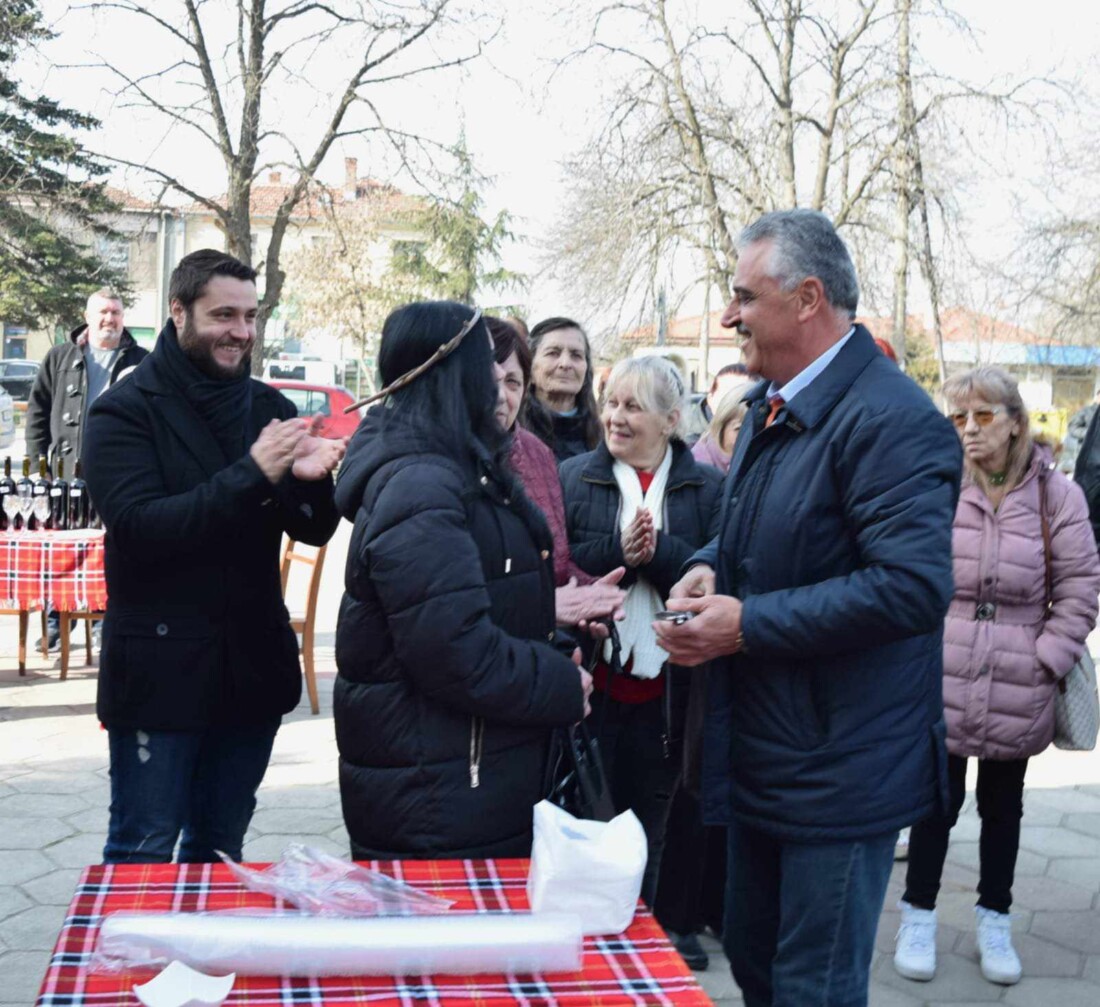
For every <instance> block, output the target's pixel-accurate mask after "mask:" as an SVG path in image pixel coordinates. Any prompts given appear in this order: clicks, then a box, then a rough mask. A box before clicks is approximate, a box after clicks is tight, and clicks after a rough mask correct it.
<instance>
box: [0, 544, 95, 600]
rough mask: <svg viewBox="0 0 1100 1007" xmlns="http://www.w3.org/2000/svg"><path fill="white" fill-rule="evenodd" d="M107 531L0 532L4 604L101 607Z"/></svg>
mask: <svg viewBox="0 0 1100 1007" xmlns="http://www.w3.org/2000/svg"><path fill="white" fill-rule="evenodd" d="M106 607H107V579H106V576H105V574H104V571H103V532H102V530H95V529H89V530H86V531H42V532H33V531H32V532H0V608H19V609H26V610H28V611H30V610H31V609H39V608H45V609H49V608H53V609H56V610H57V611H59V612H88V611H91V612H101V611H103V610H104V609H105V608H106Z"/></svg>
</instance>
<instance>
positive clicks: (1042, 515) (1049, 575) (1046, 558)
mask: <svg viewBox="0 0 1100 1007" xmlns="http://www.w3.org/2000/svg"><path fill="white" fill-rule="evenodd" d="M1049 476H1050V470H1049V469H1047V468H1046V466H1044V467H1043V468H1042V469H1041V470H1040V471H1039V527H1040V528H1041V529H1042V532H1043V568H1044V569H1043V579H1044V581H1045V586H1046V593H1047V605H1046V611H1045V612H1044V613H1043V619H1044V620H1046V619H1049V618H1050V613H1051V611H1052V610H1053V608H1054V553H1053V550H1052V549H1051V547H1050V518H1048V517H1047V479H1048V478H1049ZM1058 691H1059V692H1060V693H1062V695H1063V696H1064V695H1065V693H1066V680H1065V679H1064V678H1060V679H1058Z"/></svg>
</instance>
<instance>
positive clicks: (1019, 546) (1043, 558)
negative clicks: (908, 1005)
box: [894, 366, 1100, 985]
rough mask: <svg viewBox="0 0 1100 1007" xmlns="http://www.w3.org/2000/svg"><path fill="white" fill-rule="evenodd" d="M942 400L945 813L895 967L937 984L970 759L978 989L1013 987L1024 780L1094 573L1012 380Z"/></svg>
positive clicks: (990, 380)
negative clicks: (956, 447) (950, 563)
mask: <svg viewBox="0 0 1100 1007" xmlns="http://www.w3.org/2000/svg"><path fill="white" fill-rule="evenodd" d="M943 395H944V398H945V399H946V401H947V404H948V416H949V417H950V418H951V420H952V422H954V424H955V428H956V429H957V430H958V432H959V437H960V439H961V440H962V444H963V454H964V479H963V489H962V493H961V495H960V497H959V504H958V509H957V511H956V514H955V523H954V532H953V537H952V552H953V554H954V573H955V596H954V598H953V600H952V602H951V607H950V608H949V609H948V613H947V620H946V622H945V625H944V648H943V655H944V657H943V672H944V677H943V695H944V707H945V713H946V720H947V751H948V757H947V763H948V765H947V775H948V783H949V788H950V806H949V808H948V809H947V813H946V815H944V816H942V817H934V818H931V819H928V820H926V821H923V822H920V823H918V824H917V825H915V826H914V827H913V831H912V835H911V837H910V841H909V868H908V874H907V877H906V890H905V894H904V896H903V900H902V903H901V911H902V916H901V929H900V930H899V932H898V937H897V947H896V950H895V954H894V967H895V968H896V969H897V971H898V972H899V973H900V974H901V975H903V976H905V977H907V978H909V979H920V980H928V979H931V978H932V976H933V974H934V973H935V968H936V947H935V935H936V915H935V907H936V895H937V894H938V891H939V887H940V876H941V874H942V872H943V864H944V859H945V857H946V855H947V845H948V839H949V836H950V833H951V828H952V826H954V824H955V821H956V820H957V818H958V814H959V809H960V808H961V807H962V803H963V799H964V796H965V787H966V761H967V759H968V758H976V759H977V760H978V787H977V798H978V814H979V816H980V818H981V823H982V824H981V843H980V868H979V882H978V904H977V906H976V910H975V911H976V913H977V930H978V951H979V954H980V957H981V969H982V974H983V975H984V976H985V977H986V979H988V980H989V981H990V982H995V983H1001V984H1006V985H1007V984H1011V983H1015V982H1017V981H1018V980H1019V978H1020V975H1021V966H1020V960H1019V957H1018V956H1017V954H1016V951H1015V949H1014V948H1013V946H1012V937H1011V930H1010V922H1009V914H1008V911H1009V906H1010V905H1011V904H1012V882H1013V877H1014V873H1015V866H1016V854H1017V851H1018V849H1019V844H1020V820H1021V818H1022V816H1023V790H1024V773H1025V772H1026V770H1027V763H1028V759H1029V758H1030V757H1031V756H1033V755H1038V754H1039V753H1040V752H1042V751H1043V750H1044V749H1045V748H1046V747H1047V746H1048V745H1049V744H1050V743H1051V740H1052V738H1053V735H1054V693H1055V690H1056V689H1057V688H1058V683H1059V681H1060V680H1061V679H1062V678H1064V677H1065V676H1066V675H1067V674H1068V673H1069V671H1070V669H1071V668H1072V667H1073V666H1074V663H1075V662H1076V661H1077V660H1078V659H1079V658H1080V657H1081V654H1082V652H1083V651H1084V649H1085V638H1086V637H1087V636H1088V634H1089V632H1090V630H1091V629H1092V628H1093V625H1094V624H1095V622H1096V612H1097V601H1096V596H1097V592H1098V591H1100V562H1098V560H1097V555H1096V543H1095V542H1094V541H1093V537H1092V529H1091V527H1090V526H1089V519H1088V508H1087V506H1086V504H1085V499H1084V496H1083V494H1082V492H1081V489H1080V487H1078V486H1077V485H1076V484H1075V483H1073V482H1071V481H1070V480H1069V479H1067V478H1066V477H1065V476H1064V475H1062V474H1061V473H1060V472H1056V471H1054V470H1053V469H1052V467H1051V457H1050V452H1049V450H1048V449H1047V448H1046V447H1045V446H1044V445H1041V444H1037V443H1036V442H1034V441H1033V440H1032V438H1031V435H1030V434H1029V432H1028V413H1027V409H1026V407H1025V406H1024V403H1023V400H1022V398H1021V397H1020V390H1019V387H1018V386H1017V384H1016V381H1015V380H1014V379H1013V378H1012V377H1011V376H1010V375H1009V374H1007V373H1006V372H1005V371H1003V370H1001V369H1000V368H998V367H988V366H986V367H977V368H975V369H974V370H971V371H968V372H967V373H965V374H960V375H958V376H956V377H953V378H950V379H948V381H947V382H946V383H945V384H944V387H943ZM1046 540H1049V554H1048V547H1047V546H1046V545H1045V541H1046ZM1048 571H1049V584H1050V590H1049V596H1048V586H1047V585H1048Z"/></svg>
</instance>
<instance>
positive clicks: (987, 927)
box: [974, 906, 1023, 986]
mask: <svg viewBox="0 0 1100 1007" xmlns="http://www.w3.org/2000/svg"><path fill="white" fill-rule="evenodd" d="M974 912H975V914H976V915H977V917H978V954H980V955H981V958H982V975H983V976H985V977H986V979H988V980H989V981H990V982H991V983H1000V984H1001V985H1002V986H1011V985H1013V983H1018V982H1019V981H1020V976H1021V975H1023V969H1022V968H1021V967H1020V956H1019V955H1018V954H1016V949H1015V948H1014V947H1013V946H1012V918H1011V917H1010V916H1009V915H1008V913H998V912H994V911H993V910H992V909H986V908H985V906H975V907H974Z"/></svg>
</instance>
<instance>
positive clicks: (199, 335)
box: [85, 250, 344, 863]
mask: <svg viewBox="0 0 1100 1007" xmlns="http://www.w3.org/2000/svg"><path fill="white" fill-rule="evenodd" d="M255 278H256V274H255V271H254V270H252V269H251V268H249V267H248V266H245V265H244V264H243V263H241V262H238V261H237V260H236V259H233V258H231V257H230V256H228V255H225V254H224V253H222V252H215V251H211V250H204V251H200V252H194V253H192V254H191V255H188V256H186V257H185V258H184V259H183V260H182V261H181V262H180V264H179V265H178V266H177V267H176V270H175V272H174V273H173V274H172V278H171V283H170V287H169V296H170V305H171V312H172V317H171V320H170V321H168V322H167V324H166V325H165V327H164V329H163V330H162V332H161V334H160V337H159V339H158V341H157V345H156V348H155V349H154V351H153V353H152V354H151V355H150V356H149V357H148V358H147V359H146V360H144V361H143V362H142V363H141V364H140V365H139V366H138V368H137V370H135V371H134V373H133V374H132V375H131V376H130V377H129V378H128V379H127V380H126V381H124V382H122V383H121V384H119V385H117V386H115V387H114V388H112V389H111V390H110V391H109V392H108V393H107V394H105V395H103V396H102V397H101V398H100V399H99V400H98V401H97V402H96V403H95V405H94V406H93V408H92V410H91V413H90V416H89V419H88V431H87V442H86V445H85V465H86V470H87V482H88V486H89V489H90V491H91V494H92V496H93V498H94V499H95V501H96V504H97V506H98V507H99V511H100V514H101V515H102V517H103V523H104V526H105V527H106V529H107V542H106V545H107V551H106V566H107V588H108V592H109V595H110V602H109V607H108V611H107V616H106V619H105V622H104V629H103V651H102V656H101V658H100V670H99V694H98V698H97V703H96V712H97V714H98V716H99V719H100V721H101V722H102V723H103V724H104V725H105V726H106V728H107V732H108V737H109V741H110V750H111V814H110V826H109V831H108V837H107V845H106V847H105V848H104V853H103V857H104V860H105V861H107V862H108V863H111V862H115V863H118V862H128V863H155V862H165V861H170V860H171V859H172V851H173V849H174V847H175V844H176V841H177V839H180V851H179V859H180V861H181V862H192V863H201V862H211V861H214V860H215V859H216V855H215V852H214V851H215V850H222V851H224V852H226V853H228V854H229V855H230V856H232V857H234V858H235V859H238V860H239V859H240V856H241V846H242V843H243V840H244V833H245V830H246V829H247V827H248V823H249V821H250V819H251V817H252V811H253V809H254V807H255V794H256V789H257V788H258V787H259V785H260V781H261V780H262V778H263V775H264V772H265V770H266V769H267V763H268V759H269V757H270V754H271V746H272V743H273V742H274V739H275V733H276V731H277V730H278V727H279V722H280V719H281V716H282V714H284V713H286V712H288V711H289V710H291V709H293V708H294V707H295V706H296V705H297V702H298V698H299V696H300V694H301V674H300V671H299V665H298V644H297V640H296V638H295V635H294V633H293V632H292V631H291V629H290V625H289V621H288V617H287V610H286V606H285V605H284V604H283V599H282V591H281V589H280V583H279V546H280V541H281V539H282V535H283V533H284V532H285V533H287V534H288V535H289V536H290V537H291V538H293V539H296V540H300V541H303V542H307V543H309V544H311V545H318V546H319V545H323V544H324V543H325V542H326V541H327V540H328V539H329V537H330V536H331V535H332V533H333V531H334V530H335V528H336V524H337V521H338V520H339V519H338V516H337V513H336V509H335V505H334V503H333V485H332V478H331V475H330V473H331V472H332V470H333V468H335V466H336V464H337V463H338V462H339V460H340V458H341V457H342V455H343V451H344V444H343V442H341V441H326V440H322V439H320V438H317V437H314V436H312V433H311V429H310V427H309V425H308V423H307V421H305V420H300V419H297V418H296V413H295V409H294V406H293V405H292V404H291V402H290V401H289V400H287V399H286V398H284V397H283V396H282V395H281V394H280V393H279V392H277V391H276V390H275V389H273V388H271V387H269V386H268V385H265V384H263V383H262V382H259V381H255V380H253V379H252V377H251V375H250V365H251V351H252V344H253V341H254V339H255V335H256V322H255V319H256V306H257V302H256V283H255ZM181 833H182V836H181Z"/></svg>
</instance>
